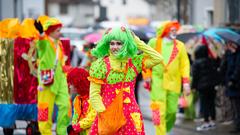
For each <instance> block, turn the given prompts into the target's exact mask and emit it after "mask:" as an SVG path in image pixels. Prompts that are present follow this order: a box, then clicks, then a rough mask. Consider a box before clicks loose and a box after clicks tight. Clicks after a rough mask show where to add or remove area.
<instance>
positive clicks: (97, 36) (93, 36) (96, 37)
mask: <svg viewBox="0 0 240 135" xmlns="http://www.w3.org/2000/svg"><path fill="white" fill-rule="evenodd" d="M101 38H102V35H101V34H100V33H91V34H88V35H86V36H85V37H84V38H83V39H84V40H86V41H87V42H90V43H96V42H98V41H99V40H100V39H101Z"/></svg>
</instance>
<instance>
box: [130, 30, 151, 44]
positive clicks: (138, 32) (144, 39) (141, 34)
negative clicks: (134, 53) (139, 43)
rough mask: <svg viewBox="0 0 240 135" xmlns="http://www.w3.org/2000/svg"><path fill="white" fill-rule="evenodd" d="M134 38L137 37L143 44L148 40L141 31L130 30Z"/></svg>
mask: <svg viewBox="0 0 240 135" xmlns="http://www.w3.org/2000/svg"><path fill="white" fill-rule="evenodd" d="M132 31H133V32H134V33H135V35H136V36H138V37H139V38H140V39H141V40H143V41H144V42H145V43H147V42H148V40H149V38H148V36H147V35H146V33H145V32H143V31H141V30H134V29H133V30H132Z"/></svg>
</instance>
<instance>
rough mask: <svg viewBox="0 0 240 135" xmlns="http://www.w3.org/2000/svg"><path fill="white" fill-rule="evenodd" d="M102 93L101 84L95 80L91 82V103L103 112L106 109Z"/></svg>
mask: <svg viewBox="0 0 240 135" xmlns="http://www.w3.org/2000/svg"><path fill="white" fill-rule="evenodd" d="M100 93H101V84H97V83H94V82H91V83H90V104H92V107H93V108H94V109H95V110H96V111H97V112H103V111H105V110H106V108H105V106H104V104H103V102H102V97H101V95H100Z"/></svg>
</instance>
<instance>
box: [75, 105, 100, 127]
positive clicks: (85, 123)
mask: <svg viewBox="0 0 240 135" xmlns="http://www.w3.org/2000/svg"><path fill="white" fill-rule="evenodd" d="M88 109H89V110H88V113H87V115H86V117H85V118H83V119H81V120H80V121H79V124H80V127H81V128H82V129H88V128H90V127H91V126H92V123H93V121H94V119H95V117H96V115H97V112H96V111H95V110H94V109H93V108H92V106H91V104H90V103H89V108H88Z"/></svg>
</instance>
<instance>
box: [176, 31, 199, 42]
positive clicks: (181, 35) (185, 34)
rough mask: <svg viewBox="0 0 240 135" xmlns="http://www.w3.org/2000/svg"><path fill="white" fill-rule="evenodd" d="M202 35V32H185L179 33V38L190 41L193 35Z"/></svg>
mask: <svg viewBox="0 0 240 135" xmlns="http://www.w3.org/2000/svg"><path fill="white" fill-rule="evenodd" d="M198 35H200V33H198V32H194V33H183V34H179V35H177V39H178V40H180V41H182V42H184V43H186V42H187V41H189V40H190V39H192V38H193V37H196V36H198Z"/></svg>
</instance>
